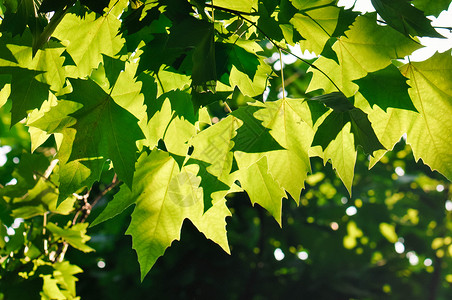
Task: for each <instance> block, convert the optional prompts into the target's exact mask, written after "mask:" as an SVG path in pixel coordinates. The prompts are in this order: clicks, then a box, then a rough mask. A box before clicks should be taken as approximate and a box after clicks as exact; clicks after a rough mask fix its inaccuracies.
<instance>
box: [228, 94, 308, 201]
mask: <svg viewBox="0 0 452 300" xmlns="http://www.w3.org/2000/svg"><path fill="white" fill-rule="evenodd" d="M256 105H259V106H262V108H261V109H259V110H257V111H256V112H255V113H254V117H255V118H257V119H258V120H261V121H262V125H263V126H264V127H266V128H268V129H270V134H271V137H270V139H268V142H270V141H271V140H272V139H274V140H275V143H277V144H279V145H281V146H282V147H281V148H280V149H271V150H273V151H268V152H266V153H265V156H266V157H267V163H268V172H269V173H270V174H271V175H272V176H273V178H274V179H275V181H276V182H278V183H279V184H280V186H281V187H283V188H284V189H285V190H286V191H287V192H289V194H291V195H292V197H293V198H294V199H295V201H297V202H298V199H299V196H300V193H301V190H302V189H303V188H304V181H305V179H306V176H307V173H308V172H309V171H310V170H311V167H310V161H309V156H308V150H309V146H310V145H311V142H312V138H313V137H314V132H313V130H312V128H311V126H310V125H309V124H308V123H306V122H304V120H303V118H304V114H305V112H306V111H307V110H306V109H305V108H304V107H303V105H307V103H303V100H302V99H287V98H285V99H281V100H278V101H274V102H266V103H265V105H264V104H259V102H256ZM245 125H246V123H244V125H242V127H244V126H245ZM242 127H241V128H242ZM239 132H240V129H239V130H238V133H239ZM236 155H238V154H236Z"/></svg>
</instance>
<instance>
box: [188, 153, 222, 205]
mask: <svg viewBox="0 0 452 300" xmlns="http://www.w3.org/2000/svg"><path fill="white" fill-rule="evenodd" d="M192 164H196V165H197V166H199V172H198V176H199V177H200V178H201V182H200V183H199V186H200V187H201V188H202V190H203V200H204V212H206V211H207V210H209V209H210V208H211V207H212V205H213V203H212V200H213V198H212V194H213V193H215V192H218V191H228V190H229V189H230V187H229V185H227V184H226V183H224V182H223V181H221V180H220V179H219V178H218V177H217V176H215V175H212V174H211V173H210V172H209V171H208V170H207V168H208V167H209V166H210V164H209V163H206V162H203V161H200V160H195V159H190V160H188V161H187V163H186V165H187V166H188V165H192Z"/></svg>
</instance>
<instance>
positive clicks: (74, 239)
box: [46, 222, 94, 252]
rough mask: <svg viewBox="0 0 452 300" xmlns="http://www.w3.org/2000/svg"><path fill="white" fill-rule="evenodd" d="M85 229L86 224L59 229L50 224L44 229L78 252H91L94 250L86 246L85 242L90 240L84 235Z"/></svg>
mask: <svg viewBox="0 0 452 300" xmlns="http://www.w3.org/2000/svg"><path fill="white" fill-rule="evenodd" d="M87 227H88V223H78V224H75V225H74V226H66V227H65V228H61V227H59V226H57V225H56V224H54V223H52V222H49V223H47V226H46V228H47V229H48V230H49V231H51V232H52V233H53V235H54V236H55V237H56V238H57V239H58V238H62V239H63V240H64V241H66V242H67V243H68V244H70V245H71V246H72V247H74V248H77V249H78V250H80V251H83V252H91V251H94V249H93V248H91V247H90V246H88V245H86V242H87V241H89V240H90V239H91V238H90V237H89V236H87V235H86V228H87Z"/></svg>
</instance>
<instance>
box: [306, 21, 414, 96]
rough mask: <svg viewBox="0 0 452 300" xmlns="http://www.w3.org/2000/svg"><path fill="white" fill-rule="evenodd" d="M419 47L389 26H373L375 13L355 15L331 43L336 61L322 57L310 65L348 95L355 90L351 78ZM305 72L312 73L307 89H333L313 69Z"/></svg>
mask: <svg viewBox="0 0 452 300" xmlns="http://www.w3.org/2000/svg"><path fill="white" fill-rule="evenodd" d="M420 47H421V46H420V45H419V44H417V43H415V42H414V41H412V40H411V39H409V38H407V37H405V36H403V35H402V34H400V33H399V32H397V31H395V30H394V29H392V28H391V27H389V26H379V25H377V24H376V14H375V13H373V14H366V15H362V16H360V17H358V18H357V19H356V21H355V23H354V24H353V26H352V27H351V28H350V30H349V31H347V32H346V33H345V36H342V37H340V38H339V39H338V40H337V42H336V43H335V44H334V45H333V50H334V51H335V52H336V54H337V56H338V59H339V64H337V63H335V62H334V61H332V60H329V59H326V58H323V57H320V58H319V59H318V60H316V62H315V63H314V64H315V66H316V67H317V68H319V69H321V70H322V71H323V72H325V73H326V74H328V76H329V77H330V78H331V79H332V80H333V81H334V82H335V83H336V85H337V86H338V87H339V88H340V89H341V91H342V92H343V93H344V94H345V95H346V96H347V97H350V96H352V95H354V94H355V93H356V92H357V91H358V86H357V85H356V84H354V83H353V82H352V81H353V80H355V79H358V78H362V77H365V76H366V75H367V73H368V72H375V71H378V70H381V69H383V68H385V67H387V66H388V65H390V64H391V60H392V59H396V58H403V57H404V56H406V55H409V54H411V53H412V52H413V51H414V50H416V49H418V48H420ZM308 71H309V72H312V73H313V77H312V80H311V82H310V84H309V87H308V89H307V92H310V91H313V90H316V89H323V90H324V91H325V92H333V91H337V88H336V87H335V86H334V85H333V84H332V83H331V82H330V81H329V80H328V79H327V78H326V77H325V75H323V74H321V73H320V72H319V71H317V70H315V69H313V68H309V69H308Z"/></svg>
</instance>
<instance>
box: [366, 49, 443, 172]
mask: <svg viewBox="0 0 452 300" xmlns="http://www.w3.org/2000/svg"><path fill="white" fill-rule="evenodd" d="M400 70H401V72H402V74H403V75H404V76H406V77H407V78H409V81H408V83H409V84H410V86H411V88H410V89H409V90H408V92H409V95H410V97H411V99H412V101H413V104H414V105H415V107H416V109H417V110H418V112H419V113H415V112H412V111H406V110H402V109H395V108H394V109H393V108H388V110H387V112H384V111H383V110H381V109H380V108H378V107H373V109H372V110H370V109H369V111H368V113H369V118H370V119H371V121H372V124H373V125H374V128H375V132H376V134H377V136H378V137H379V139H380V140H381V142H382V143H383V145H385V146H386V148H387V149H392V148H393V147H394V145H395V144H396V143H397V142H398V141H399V140H400V138H401V137H402V135H403V134H405V133H407V143H408V144H409V145H411V148H412V149H413V154H414V157H415V158H416V160H418V159H422V160H423V162H424V163H425V164H427V165H429V166H430V168H431V169H432V170H437V171H438V172H440V173H441V174H443V175H444V176H446V177H447V178H449V179H450V178H451V177H452V173H451V169H452V161H451V157H452V155H451V149H452V140H451V138H450V137H451V132H452V127H451V125H450V122H449V118H448V116H449V115H450V114H451V113H452V106H451V103H452V93H451V90H452V89H451V84H450V82H451V78H452V77H451V75H450V74H451V73H452V72H451V70H452V59H451V56H450V54H449V53H447V52H446V53H443V54H440V53H436V54H435V55H434V56H433V57H431V58H430V59H428V60H426V61H424V62H413V63H409V64H407V65H405V66H402V67H401V69H400ZM361 102H365V101H364V100H362V101H361ZM438 110H439V111H441V113H438ZM385 152H386V151H381V152H379V153H378V156H376V157H375V158H374V159H371V161H370V167H372V166H373V165H375V164H376V163H377V162H378V160H380V159H381V157H382V156H383V155H384V154H385Z"/></svg>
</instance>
